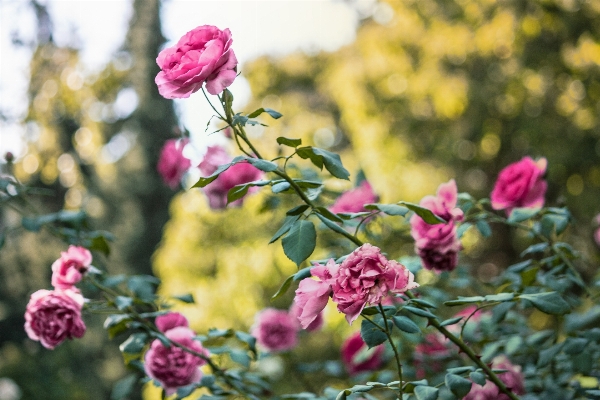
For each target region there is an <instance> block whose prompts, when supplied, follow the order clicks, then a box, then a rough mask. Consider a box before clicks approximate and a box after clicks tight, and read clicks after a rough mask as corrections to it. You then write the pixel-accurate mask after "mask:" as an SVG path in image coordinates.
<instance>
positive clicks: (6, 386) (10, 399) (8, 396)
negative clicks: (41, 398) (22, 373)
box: [0, 378, 21, 400]
mask: <svg viewBox="0 0 600 400" xmlns="http://www.w3.org/2000/svg"><path fill="white" fill-rule="evenodd" d="M20 398H21V388H19V386H18V385H17V384H16V383H15V381H13V380H12V379H10V378H0V400H19V399H20Z"/></svg>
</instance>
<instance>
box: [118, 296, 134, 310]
mask: <svg viewBox="0 0 600 400" xmlns="http://www.w3.org/2000/svg"><path fill="white" fill-rule="evenodd" d="M132 304H133V299H132V298H131V297H125V296H117V297H115V305H116V306H117V308H118V309H119V310H124V309H126V308H127V307H129V306H131V305H132Z"/></svg>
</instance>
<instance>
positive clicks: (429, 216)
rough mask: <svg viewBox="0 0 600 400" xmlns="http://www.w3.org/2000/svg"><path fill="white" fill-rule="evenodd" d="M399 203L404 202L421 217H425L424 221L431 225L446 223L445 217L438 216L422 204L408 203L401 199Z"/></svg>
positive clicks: (403, 203) (404, 204)
mask: <svg viewBox="0 0 600 400" xmlns="http://www.w3.org/2000/svg"><path fill="white" fill-rule="evenodd" d="M398 204H402V205H403V206H405V207H406V208H408V209H409V210H411V211H413V212H414V213H415V214H417V215H418V216H419V217H421V218H422V219H423V221H425V222H427V223H428V224H430V225H435V224H445V223H446V220H445V219H443V218H440V217H438V216H437V215H435V214H434V213H433V212H431V210H429V209H427V208H425V207H421V206H419V205H417V204H413V203H408V202H406V201H401V202H399V203H398Z"/></svg>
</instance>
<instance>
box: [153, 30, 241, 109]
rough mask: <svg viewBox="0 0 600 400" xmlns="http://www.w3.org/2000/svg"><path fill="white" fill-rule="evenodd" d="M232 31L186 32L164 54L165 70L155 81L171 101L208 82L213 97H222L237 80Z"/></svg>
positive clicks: (161, 61) (160, 57)
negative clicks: (219, 95)
mask: <svg viewBox="0 0 600 400" xmlns="http://www.w3.org/2000/svg"><path fill="white" fill-rule="evenodd" d="M231 43H232V39H231V32H230V31H229V29H225V30H223V31H222V30H220V29H219V28H217V27H216V26H211V25H203V26H199V27H197V28H194V29H192V30H191V31H189V32H188V33H186V34H185V35H184V36H183V37H182V38H181V39H179V41H178V42H177V44H176V45H175V46H173V47H168V48H166V49H164V50H163V51H161V52H160V53H159V54H158V57H157V58H156V63H157V64H158V66H159V67H160V69H161V71H160V72H159V73H158V75H156V79H155V82H156V84H157V85H158V91H159V93H160V94H161V95H162V96H163V97H165V98H167V99H177V98H184V97H190V95H191V94H192V93H195V92H197V91H198V90H200V89H201V88H202V85H204V83H205V82H206V90H207V91H208V93H210V94H219V93H221V92H222V91H223V90H224V89H225V88H226V87H228V86H229V85H231V84H232V83H233V81H234V79H235V77H236V66H237V59H236V58H235V54H234V53H233V49H231Z"/></svg>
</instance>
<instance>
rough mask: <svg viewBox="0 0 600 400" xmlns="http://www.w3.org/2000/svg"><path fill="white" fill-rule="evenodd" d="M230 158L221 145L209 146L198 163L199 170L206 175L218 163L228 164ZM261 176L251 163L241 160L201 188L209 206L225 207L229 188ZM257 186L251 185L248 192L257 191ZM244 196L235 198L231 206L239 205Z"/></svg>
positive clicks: (213, 170)
mask: <svg viewBox="0 0 600 400" xmlns="http://www.w3.org/2000/svg"><path fill="white" fill-rule="evenodd" d="M231 160H232V158H231V157H230V156H229V155H228V154H227V152H226V151H225V149H223V148H222V147H221V146H210V147H208V150H207V152H206V155H205V156H204V159H203V160H202V162H201V163H200V165H199V167H200V171H201V172H202V174H203V175H204V176H208V175H210V174H212V173H213V172H215V171H216V170H217V168H218V167H219V166H220V165H223V164H228V163H229V162H231ZM262 177H263V172H262V171H261V170H259V169H258V168H256V167H254V166H253V165H252V164H250V163H248V162H246V161H243V162H240V163H237V164H234V165H232V166H231V167H229V168H228V169H227V170H226V171H225V172H222V173H221V174H220V175H219V177H218V178H217V179H215V180H214V181H212V182H211V183H209V184H208V185H206V186H205V187H204V188H203V190H204V193H205V194H206V196H207V197H208V204H209V206H210V208H213V209H222V208H225V207H227V192H229V190H230V189H231V188H233V187H234V186H237V185H241V184H243V183H248V182H252V181H256V180H259V179H260V178H262ZM258 190H259V188H258V187H256V186H255V187H251V188H250V189H249V190H248V194H250V193H254V192H256V191H258ZM243 201H244V198H243V197H242V198H241V199H238V200H235V201H233V202H231V203H230V204H231V205H233V206H241V205H242V203H243Z"/></svg>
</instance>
